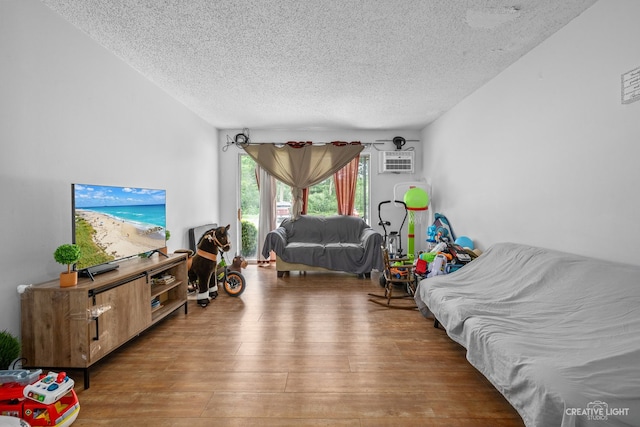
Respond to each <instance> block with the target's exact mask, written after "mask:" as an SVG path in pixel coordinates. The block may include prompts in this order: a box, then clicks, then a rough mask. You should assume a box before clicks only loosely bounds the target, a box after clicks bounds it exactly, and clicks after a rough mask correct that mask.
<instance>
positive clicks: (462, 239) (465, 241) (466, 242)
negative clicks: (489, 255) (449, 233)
mask: <svg viewBox="0 0 640 427" xmlns="http://www.w3.org/2000/svg"><path fill="white" fill-rule="evenodd" d="M455 243H456V245H458V246H462V247H463V248H467V249H471V250H473V249H475V248H474V246H473V240H471V239H470V238H468V237H467V236H459V237H458V238H457V239H456V241H455Z"/></svg>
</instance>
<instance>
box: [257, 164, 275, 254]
mask: <svg viewBox="0 0 640 427" xmlns="http://www.w3.org/2000/svg"><path fill="white" fill-rule="evenodd" d="M256 181H257V182H258V189H259V190H260V215H259V216H258V253H257V256H256V258H257V260H258V263H261V262H269V260H270V258H264V257H263V256H262V245H264V239H265V238H266V237H267V233H268V232H269V231H271V230H273V229H274V228H276V214H275V212H276V179H275V178H274V177H272V176H271V175H270V174H269V173H268V172H267V171H266V170H265V169H264V168H261V167H260V166H259V165H257V166H256Z"/></svg>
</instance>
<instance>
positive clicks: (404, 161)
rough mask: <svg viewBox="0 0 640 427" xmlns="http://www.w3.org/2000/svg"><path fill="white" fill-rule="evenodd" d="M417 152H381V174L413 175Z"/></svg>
mask: <svg viewBox="0 0 640 427" xmlns="http://www.w3.org/2000/svg"><path fill="white" fill-rule="evenodd" d="M414 154H415V151H381V152H380V173H413V165H414V163H415V161H414V159H415V156H414Z"/></svg>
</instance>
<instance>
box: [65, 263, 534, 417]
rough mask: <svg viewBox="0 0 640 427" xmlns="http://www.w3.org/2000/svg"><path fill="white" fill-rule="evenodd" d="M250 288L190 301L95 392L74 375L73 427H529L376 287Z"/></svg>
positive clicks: (97, 369)
mask: <svg viewBox="0 0 640 427" xmlns="http://www.w3.org/2000/svg"><path fill="white" fill-rule="evenodd" d="M243 274H244V275H245V276H246V278H247V289H246V291H245V293H244V294H243V295H242V296H241V297H239V298H233V297H229V296H228V295H226V294H225V293H224V291H222V292H221V294H220V296H219V297H218V298H217V299H216V300H215V301H213V302H212V303H211V305H209V307H207V308H204V309H203V308H200V307H198V306H197V305H196V304H195V301H190V302H189V313H188V315H184V312H183V311H182V310H179V311H177V312H176V313H174V314H173V315H172V316H170V317H169V318H168V319H167V320H165V321H163V322H161V323H160V324H158V325H157V326H155V327H154V328H152V329H151V330H149V331H147V332H145V333H144V334H142V335H141V336H139V337H137V338H136V339H134V340H133V341H131V342H130V343H129V344H127V345H125V346H124V347H122V348H121V349H119V350H117V351H116V352H114V353H113V354H111V355H110V356H108V357H107V358H106V359H105V360H103V361H101V362H100V363H98V364H97V365H95V366H94V367H93V368H92V370H91V386H90V388H89V389H87V390H82V374H81V373H77V372H76V373H74V372H70V373H69V374H70V375H71V376H72V377H74V379H76V391H77V392H78V398H79V400H80V414H79V416H78V418H77V419H76V421H75V423H74V427H81V426H92V427H95V426H118V427H123V426H134V425H135V426H153V427H163V426H185V427H187V426H189V427H201V426H202V427H204V426H359V427H374V426H394V427H395V426H447V427H452V426H469V427H471V426H473V427H482V426H491V427H496V426H498V427H511V426H523V422H522V420H521V418H520V417H519V415H518V414H517V412H516V411H515V410H514V409H513V408H512V407H511V406H510V405H509V403H507V401H506V400H505V399H504V398H503V397H502V395H501V394H500V393H499V392H498V391H496V389H495V388H494V387H493V386H492V385H491V384H490V383H489V382H488V381H487V380H486V379H485V378H484V377H483V376H482V375H481V374H480V373H479V372H477V371H476V370H475V369H474V368H473V367H472V366H471V365H470V364H469V363H468V362H467V361H466V359H465V351H464V349H463V348H462V347H460V346H459V345H458V344H456V343H454V342H453V341H452V340H451V339H449V338H448V337H447V335H446V333H445V332H444V331H443V330H442V329H435V328H434V327H433V322H432V321H431V320H427V319H425V318H424V317H423V316H422V315H421V314H420V313H418V312H417V311H408V310H390V309H387V308H385V307H381V306H379V305H376V304H373V303H371V302H369V301H368V296H367V293H368V292H377V293H380V292H382V288H381V287H380V286H379V285H378V276H377V275H376V274H374V275H373V276H372V278H371V279H364V280H362V279H358V278H357V277H355V276H353V275H348V274H342V273H313V272H309V273H307V274H306V275H301V274H299V273H297V272H292V273H291V276H290V277H284V278H280V279H278V278H277V277H276V272H275V267H273V266H271V267H258V266H256V265H249V267H248V268H247V269H245V270H243ZM406 302H407V303H410V301H406Z"/></svg>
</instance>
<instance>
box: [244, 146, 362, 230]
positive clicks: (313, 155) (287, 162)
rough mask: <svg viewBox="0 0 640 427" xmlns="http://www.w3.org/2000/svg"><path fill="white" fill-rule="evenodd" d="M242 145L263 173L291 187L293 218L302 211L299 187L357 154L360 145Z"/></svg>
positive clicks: (332, 170) (326, 176)
mask: <svg viewBox="0 0 640 427" xmlns="http://www.w3.org/2000/svg"><path fill="white" fill-rule="evenodd" d="M243 148H244V149H245V151H246V152H247V154H249V155H250V156H251V157H252V158H253V159H254V160H255V161H256V163H258V164H259V165H260V166H261V167H263V168H264V169H266V170H267V172H269V173H270V174H271V175H273V176H274V177H275V178H276V179H278V180H280V181H282V182H284V183H285V184H287V185H289V186H290V187H291V201H292V207H291V212H292V217H293V218H294V219H296V218H298V217H299V216H300V212H301V211H302V190H303V189H304V188H307V187H311V186H312V185H315V184H317V183H319V182H321V181H322V180H324V179H326V178H328V177H329V176H331V175H332V174H333V173H334V172H336V171H338V170H340V169H342V168H343V167H344V166H345V165H346V164H347V163H349V162H350V161H351V159H353V158H354V157H355V156H357V155H358V154H360V152H361V151H362V149H363V148H364V146H362V145H360V144H348V145H334V144H326V145H304V146H302V147H293V146H290V145H284V146H282V147H278V146H276V145H274V144H254V145H246V146H244V147H243Z"/></svg>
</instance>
